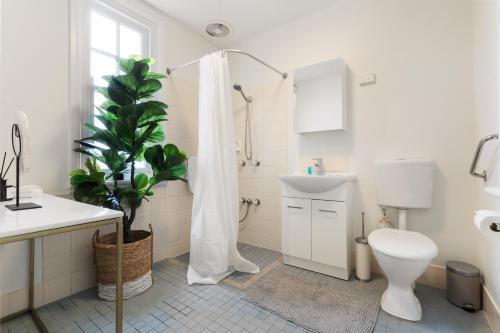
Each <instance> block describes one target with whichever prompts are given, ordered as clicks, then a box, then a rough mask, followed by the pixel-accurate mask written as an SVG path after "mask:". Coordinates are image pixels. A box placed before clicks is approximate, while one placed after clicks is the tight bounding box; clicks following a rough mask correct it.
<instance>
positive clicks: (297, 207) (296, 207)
mask: <svg viewBox="0 0 500 333" xmlns="http://www.w3.org/2000/svg"><path fill="white" fill-rule="evenodd" d="M288 208H295V209H303V208H304V207H299V206H288Z"/></svg>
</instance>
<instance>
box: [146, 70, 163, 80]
mask: <svg viewBox="0 0 500 333" xmlns="http://www.w3.org/2000/svg"><path fill="white" fill-rule="evenodd" d="M166 78H167V76H166V75H163V74H160V73H155V72H149V73H147V74H146V79H155V80H161V79H166Z"/></svg>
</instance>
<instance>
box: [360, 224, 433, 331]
mask: <svg viewBox="0 0 500 333" xmlns="http://www.w3.org/2000/svg"><path fill="white" fill-rule="evenodd" d="M368 243H369V244H370V246H371V248H372V251H373V254H374V255H375V258H376V259H377V262H378V263H379V265H380V267H381V268H382V270H383V271H384V273H385V275H386V276H387V280H388V281H389V284H388V287H387V289H386V291H385V292H384V294H383V296H382V300H381V306H382V309H383V310H384V311H385V312H387V313H390V314H392V315H394V316H397V317H400V318H403V319H406V320H412V321H418V320H420V319H421V318H422V309H421V306H420V302H419V301H418V299H417V297H416V296H415V294H414V293H413V283H414V282H415V280H416V279H417V278H418V277H419V276H420V275H422V274H423V273H424V272H425V269H426V268H427V266H428V265H429V264H430V262H431V260H432V259H433V258H434V257H436V256H437V254H438V249H437V246H436V244H434V242H433V241H432V240H431V239H430V238H429V237H427V236H424V235H422V234H420V233H418V232H413V231H406V230H396V229H388V228H384V229H379V230H376V231H374V232H372V233H371V234H370V235H369V236H368Z"/></svg>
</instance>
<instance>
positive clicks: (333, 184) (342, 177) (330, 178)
mask: <svg viewBox="0 0 500 333" xmlns="http://www.w3.org/2000/svg"><path fill="white" fill-rule="evenodd" d="M355 178H356V175H355V174H354V173H353V172H335V173H329V174H325V175H320V176H311V175H305V174H291V175H283V176H280V177H279V179H280V181H281V186H282V187H281V188H282V196H290V197H291V196H295V197H299V198H304V197H305V198H310V199H324V200H338V199H339V198H338V197H339V195H340V196H341V198H340V199H341V201H345V200H346V197H345V195H347V193H345V195H342V193H340V192H342V191H344V192H345V190H349V189H347V188H346V187H342V188H340V189H339V188H338V187H339V186H340V185H342V184H344V183H345V182H348V181H352V180H354V179H355ZM339 190H340V191H339ZM335 198H337V199H335Z"/></svg>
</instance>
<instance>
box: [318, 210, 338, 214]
mask: <svg viewBox="0 0 500 333" xmlns="http://www.w3.org/2000/svg"><path fill="white" fill-rule="evenodd" d="M318 210H319V211H320V212H323V213H335V214H337V211H336V210H328V209H318Z"/></svg>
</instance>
